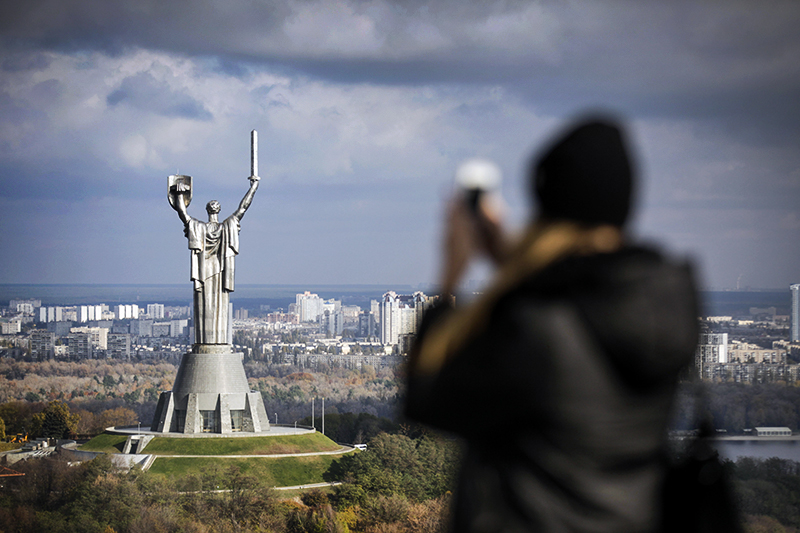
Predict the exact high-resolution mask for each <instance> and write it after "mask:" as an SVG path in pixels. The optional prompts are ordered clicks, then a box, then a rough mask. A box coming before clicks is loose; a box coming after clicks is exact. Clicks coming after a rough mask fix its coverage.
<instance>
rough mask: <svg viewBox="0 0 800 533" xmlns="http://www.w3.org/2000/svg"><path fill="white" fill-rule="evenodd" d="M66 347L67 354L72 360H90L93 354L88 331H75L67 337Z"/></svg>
mask: <svg viewBox="0 0 800 533" xmlns="http://www.w3.org/2000/svg"><path fill="white" fill-rule="evenodd" d="M75 329H82V328H75ZM67 346H68V349H67V354H68V355H69V358H70V359H73V360H78V359H91V358H92V356H93V354H94V349H93V348H92V334H91V333H89V332H88V331H75V332H72V333H70V334H69V335H67Z"/></svg>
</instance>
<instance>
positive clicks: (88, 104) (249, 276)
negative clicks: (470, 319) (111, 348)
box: [0, 0, 800, 289]
mask: <svg viewBox="0 0 800 533" xmlns="http://www.w3.org/2000/svg"><path fill="white" fill-rule="evenodd" d="M798 26H800V4H798V3H796V2H790V1H768V2H761V3H753V2H744V1H731V2H724V3H723V2H711V1H701V2H682V1H678V2H670V3H669V4H668V5H666V3H663V2H656V1H646V2H638V3H631V2H624V1H605V2H601V3H592V2H578V1H573V2H546V1H545V2H530V1H529V2H523V1H502V2H482V1H481V2H478V1H475V0H472V1H469V2H463V1H456V0H443V1H441V2H436V3H433V4H432V5H428V3H427V2H421V1H416V0H410V1H402V2H401V1H391V0H365V1H357V0H352V1H346V0H337V1H334V0H309V1H301V0H287V1H283V2H244V1H241V0H233V1H230V2H224V3H219V2H213V1H210V0H189V1H187V2H181V3H174V2H159V1H156V0H141V1H137V2H122V1H118V0H115V1H100V0H80V1H78V0H61V1H56V0H32V1H29V2H5V3H4V4H3V6H2V7H0V161H1V162H2V164H0V213H2V219H0V220H1V221H2V228H3V231H2V232H0V247H2V250H3V252H4V253H3V254H2V258H0V282H3V283H145V284H150V283H188V253H189V252H188V250H187V249H186V241H185V238H184V237H183V232H182V227H181V223H180V221H179V220H178V218H177V216H176V215H175V213H174V211H173V210H172V209H171V208H170V207H169V205H168V204H167V200H166V181H167V176H168V175H169V174H174V173H176V172H180V173H183V174H189V175H192V176H193V178H194V200H193V202H192V205H191V206H190V208H189V212H190V214H192V215H193V216H195V217H197V218H205V211H204V206H205V203H206V202H207V201H209V200H211V199H217V200H219V201H220V203H221V204H222V213H221V215H222V216H227V215H228V214H230V213H231V212H232V211H233V210H234V209H235V208H236V206H237V204H238V202H239V200H240V199H241V197H242V195H243V194H244V193H245V191H246V190H247V185H248V182H247V179H246V178H247V176H248V174H249V170H250V167H249V135H250V130H252V129H256V130H258V132H259V141H260V144H259V162H260V165H259V167H260V175H261V177H262V182H261V187H260V189H259V191H258V194H257V195H256V198H255V200H254V202H253V204H252V206H251V208H250V210H249V211H248V212H247V215H246V216H245V217H244V219H243V221H242V231H241V235H240V238H241V253H240V256H239V259H238V262H237V273H236V275H237V283H241V284H248V283H249V284H252V283H269V284H309V285H314V284H316V285H319V284H332V283H336V284H339V283H341V284H353V283H364V284H387V283H397V284H409V285H418V284H420V283H430V282H434V281H435V280H436V274H437V267H438V265H437V246H438V240H439V230H440V217H441V214H440V213H441V209H442V204H443V203H444V201H445V198H446V197H447V196H448V195H449V193H450V190H451V187H452V185H451V183H452V175H453V171H454V169H455V167H456V165H457V164H458V163H459V162H460V161H461V160H463V159H464V158H467V157H472V156H476V155H478V156H484V157H488V158H491V159H493V160H495V161H497V162H498V163H499V164H500V166H501V167H502V169H503V171H504V176H505V181H504V189H503V192H504V195H505V198H506V200H507V202H508V203H509V213H508V215H509V219H510V220H511V222H512V224H513V225H515V226H516V227H520V226H521V225H522V224H524V222H525V221H526V219H527V216H528V214H527V212H528V211H527V210H528V203H527V183H526V180H525V173H526V165H527V163H528V160H529V158H530V156H531V154H532V153H533V150H534V149H535V148H538V147H540V146H541V145H542V143H543V142H545V141H546V140H547V139H548V138H550V136H551V135H552V134H553V133H554V132H556V131H557V130H558V129H559V128H560V127H561V126H563V125H564V123H565V121H566V120H568V119H569V118H571V117H573V116H575V114H576V113H579V112H582V111H585V110H587V109H604V110H610V111H612V112H616V113H617V114H619V115H620V116H622V117H624V118H626V119H627V120H628V125H629V129H630V133H631V137H632V138H633V140H634V141H635V146H636V148H637V155H638V158H637V159H638V163H639V169H640V178H641V184H640V187H639V193H638V198H639V208H638V209H637V211H636V214H635V219H634V231H635V234H636V235H637V236H641V237H643V238H646V239H647V240H653V241H655V242H658V243H662V244H664V245H665V246H666V247H667V248H668V249H670V250H672V251H673V252H675V253H677V254H679V255H684V254H685V255H689V256H691V257H693V258H695V260H696V261H697V263H698V270H699V272H700V281H701V285H703V286H706V287H716V288H732V287H736V286H737V285H738V286H740V287H743V288H744V287H759V288H779V289H783V288H786V287H787V286H788V285H789V284H790V283H796V282H798V281H800V246H798V242H800V150H798V149H797V147H798V145H800V142H799V141H800V98H798V94H800V61H798V60H797V58H798V57H800V32H798V31H797V27H798Z"/></svg>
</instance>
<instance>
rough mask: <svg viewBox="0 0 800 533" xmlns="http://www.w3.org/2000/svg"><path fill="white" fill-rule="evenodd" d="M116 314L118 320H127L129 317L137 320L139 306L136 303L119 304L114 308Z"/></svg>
mask: <svg viewBox="0 0 800 533" xmlns="http://www.w3.org/2000/svg"><path fill="white" fill-rule="evenodd" d="M114 314H115V316H116V317H117V320H125V319H129V318H130V319H133V320H137V319H138V318H139V306H138V305H136V304H133V305H131V304H125V305H118V306H116V308H115V309H114Z"/></svg>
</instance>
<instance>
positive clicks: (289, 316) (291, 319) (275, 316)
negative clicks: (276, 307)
mask: <svg viewBox="0 0 800 533" xmlns="http://www.w3.org/2000/svg"><path fill="white" fill-rule="evenodd" d="M299 321H300V317H299V316H298V315H297V314H296V313H280V312H275V313H270V314H268V315H267V322H268V323H270V324H277V323H281V322H282V323H286V324H297V323H299Z"/></svg>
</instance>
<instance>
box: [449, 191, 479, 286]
mask: <svg viewBox="0 0 800 533" xmlns="http://www.w3.org/2000/svg"><path fill="white" fill-rule="evenodd" d="M471 217H472V214H471V213H470V212H469V209H468V208H467V206H466V203H465V202H464V201H463V199H462V198H461V196H460V195H456V197H454V198H452V199H451V200H450V204H449V205H448V207H447V211H446V219H445V231H444V242H442V279H441V289H442V292H443V293H444V294H454V293H455V289H456V287H457V286H458V283H459V281H461V277H462V276H463V275H464V272H465V271H466V269H467V266H468V265H469V260H470V259H471V257H472V255H473V254H474V251H475V235H474V233H475V230H474V227H473V221H472V220H471Z"/></svg>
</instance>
